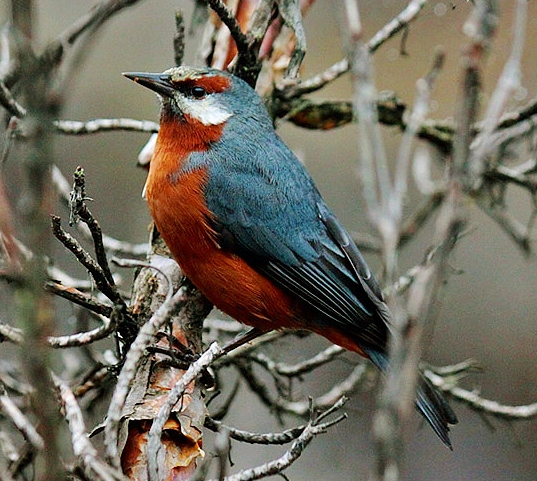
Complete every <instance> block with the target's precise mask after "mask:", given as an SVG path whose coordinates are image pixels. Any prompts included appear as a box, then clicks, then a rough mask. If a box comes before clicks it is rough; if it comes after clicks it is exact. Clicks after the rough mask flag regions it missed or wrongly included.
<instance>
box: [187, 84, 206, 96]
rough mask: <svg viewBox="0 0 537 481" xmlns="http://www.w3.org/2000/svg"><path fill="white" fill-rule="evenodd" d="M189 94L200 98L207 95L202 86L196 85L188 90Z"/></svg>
mask: <svg viewBox="0 0 537 481" xmlns="http://www.w3.org/2000/svg"><path fill="white" fill-rule="evenodd" d="M190 94H191V95H192V97H194V98H195V99H202V98H203V97H205V96H206V95H207V91H206V90H205V89H204V88H203V87H200V86H199V85H196V86H195V87H192V89H191V90H190Z"/></svg>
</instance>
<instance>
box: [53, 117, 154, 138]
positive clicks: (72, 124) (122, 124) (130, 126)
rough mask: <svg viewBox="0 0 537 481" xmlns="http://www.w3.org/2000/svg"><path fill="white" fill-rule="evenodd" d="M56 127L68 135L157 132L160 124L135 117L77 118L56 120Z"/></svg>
mask: <svg viewBox="0 0 537 481" xmlns="http://www.w3.org/2000/svg"><path fill="white" fill-rule="evenodd" d="M54 127H56V129H57V131H58V132H60V133H62V134H67V135H85V134H96V133H100V132H111V131H132V132H144V133H155V132H158V124H157V123H155V122H152V121H150V120H135V119H124V118H120V119H94V120H88V121H86V122H79V121H76V120H56V121H55V122H54Z"/></svg>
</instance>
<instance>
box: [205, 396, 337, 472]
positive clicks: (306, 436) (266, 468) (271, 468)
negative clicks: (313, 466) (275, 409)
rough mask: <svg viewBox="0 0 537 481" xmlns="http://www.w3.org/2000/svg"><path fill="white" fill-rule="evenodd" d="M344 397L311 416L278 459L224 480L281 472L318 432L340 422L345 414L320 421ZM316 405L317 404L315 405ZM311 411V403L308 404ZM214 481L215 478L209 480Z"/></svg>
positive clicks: (335, 408) (332, 410)
mask: <svg viewBox="0 0 537 481" xmlns="http://www.w3.org/2000/svg"><path fill="white" fill-rule="evenodd" d="M344 402H345V399H340V401H338V402H336V403H335V404H334V405H333V406H331V407H330V408H329V409H328V410H327V412H326V413H321V414H320V415H319V416H317V417H315V418H312V419H311V420H310V422H309V423H308V424H307V425H306V427H305V428H304V431H302V433H301V434H300V436H299V437H298V438H297V439H295V441H294V442H293V444H292V445H291V447H290V448H289V450H288V451H286V452H285V453H284V454H283V455H282V456H280V457H279V458H278V459H275V460H273V461H270V462H268V463H265V464H263V465H261V466H258V467H255V468H251V469H245V470H243V471H240V472H239V473H237V474H233V475H231V476H227V477H226V478H224V481H253V480H256V479H262V478H266V477H268V476H272V475H277V474H280V475H281V473H282V471H284V470H285V469H287V468H288V467H289V466H291V465H292V464H293V463H294V462H295V461H296V460H297V459H298V458H299V457H300V456H301V454H302V453H303V452H304V450H305V449H306V447H307V446H308V444H309V443H310V442H311V441H312V440H313V438H314V437H315V436H317V435H318V434H321V433H324V432H326V430H327V429H328V428H329V427H330V426H333V425H334V424H336V423H339V422H341V421H342V420H343V419H345V418H346V415H345V414H342V415H340V416H338V417H337V418H336V419H334V420H332V421H327V422H325V423H321V422H320V421H321V420H322V419H323V418H324V417H326V416H327V415H329V414H332V413H333V412H334V411H335V410H337V409H340V408H341V406H342V405H343V403H344ZM316 407H317V406H316ZM310 411H311V405H310ZM211 481H216V480H211Z"/></svg>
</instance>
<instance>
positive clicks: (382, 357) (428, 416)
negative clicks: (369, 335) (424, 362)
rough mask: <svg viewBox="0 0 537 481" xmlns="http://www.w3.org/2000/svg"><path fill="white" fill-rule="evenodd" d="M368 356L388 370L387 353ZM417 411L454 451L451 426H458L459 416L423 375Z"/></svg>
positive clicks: (380, 366)
mask: <svg viewBox="0 0 537 481" xmlns="http://www.w3.org/2000/svg"><path fill="white" fill-rule="evenodd" d="M367 354H368V355H369V358H370V359H371V361H373V363H374V364H375V365H376V366H377V367H378V368H379V369H380V370H381V371H386V370H387V369H388V358H387V356H386V354H385V353H381V352H378V351H373V350H367ZM416 409H417V410H418V411H419V412H420V414H421V415H422V416H423V417H424V418H425V420H426V421H427V422H428V423H429V424H430V425H431V427H432V428H433V431H434V432H435V433H436V434H437V436H438V437H439V438H440V439H441V440H442V442H443V443H444V444H445V445H446V446H447V447H448V448H449V449H453V448H452V446H451V440H450V439H449V425H450V424H457V416H456V415H455V413H454V412H453V409H451V406H450V405H449V404H448V402H447V401H446V400H445V398H444V396H443V395H442V393H441V392H440V391H439V390H438V389H436V387H434V386H433V385H432V384H431V382H430V381H429V380H428V379H427V378H426V377H425V376H424V375H423V374H421V373H420V378H419V380H418V387H417V390H416Z"/></svg>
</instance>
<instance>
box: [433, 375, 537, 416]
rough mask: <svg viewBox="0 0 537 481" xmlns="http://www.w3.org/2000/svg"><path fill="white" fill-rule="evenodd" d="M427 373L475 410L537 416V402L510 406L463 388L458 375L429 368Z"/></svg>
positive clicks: (446, 390) (491, 413) (443, 389)
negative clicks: (436, 372) (440, 373)
mask: <svg viewBox="0 0 537 481" xmlns="http://www.w3.org/2000/svg"><path fill="white" fill-rule="evenodd" d="M425 375H426V376H427V378H428V379H429V380H430V381H431V382H432V383H433V384H434V385H435V386H437V387H439V388H440V389H441V390H442V391H444V392H446V393H448V394H449V395H450V396H453V397H454V398H455V399H457V400H459V401H461V402H463V403H464V404H466V405H467V406H469V407H470V408H472V409H473V410H475V411H478V412H483V413H485V414H490V415H492V416H495V417H498V418H503V419H509V420H517V419H534V418H536V417H537V402H534V403H531V404H527V405H523V406H509V405H506V404H501V403H499V402H497V401H493V400H490V399H486V398H483V397H481V396H480V395H479V394H478V393H477V392H475V391H468V390H467V389H463V388H461V387H460V386H458V385H457V383H456V377H455V379H453V377H452V375H448V376H444V375H439V374H435V373H434V372H432V371H431V370H429V369H427V370H426V371H425Z"/></svg>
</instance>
